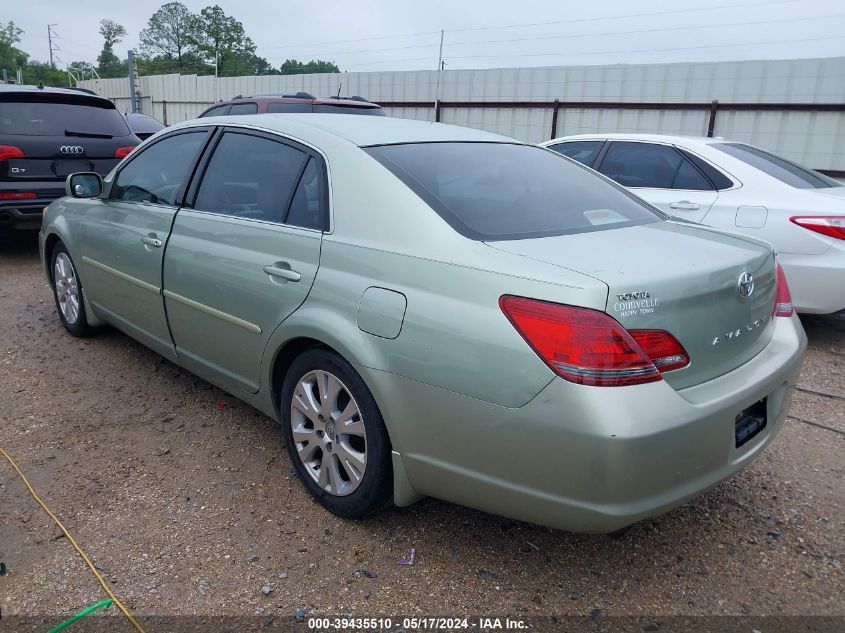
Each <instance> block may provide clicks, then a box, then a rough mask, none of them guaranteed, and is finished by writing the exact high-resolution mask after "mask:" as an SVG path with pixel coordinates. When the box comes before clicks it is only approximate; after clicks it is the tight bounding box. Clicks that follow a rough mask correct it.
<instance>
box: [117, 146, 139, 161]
mask: <svg viewBox="0 0 845 633" xmlns="http://www.w3.org/2000/svg"><path fill="white" fill-rule="evenodd" d="M136 147H137V146H136V145H121V146H120V147H118V148H117V149H116V150H114V157H115V158H126V157H127V156H129V154H131V153H132V150H133V149H135V148H136Z"/></svg>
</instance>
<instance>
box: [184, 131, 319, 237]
mask: <svg viewBox="0 0 845 633" xmlns="http://www.w3.org/2000/svg"><path fill="white" fill-rule="evenodd" d="M307 158H308V156H307V155H306V154H305V153H304V152H301V151H299V150H297V149H294V148H293V147H290V146H288V145H284V144H282V143H279V142H277V141H271V140H270V139H266V138H261V137H258V136H251V135H247V134H238V133H235V132H227V133H226V134H224V135H223V138H221V139H220V142H219V143H218V144H217V148H216V149H215V150H214V155H213V156H212V157H211V160H210V161H209V163H208V167H207V168H206V170H205V174H204V175H203V177H202V183H201V184H200V187H199V190H198V191H197V198H196V202H195V203H194V208H195V209H197V210H200V211H210V212H212V213H222V214H225V215H232V216H236V217H239V218H250V219H253V220H265V221H269V222H281V221H282V219H283V218H284V215H285V210H286V209H287V207H288V202H289V201H290V196H291V192H292V191H293V188H294V186H295V185H296V183H297V179H298V178H299V175H300V173H301V172H302V167H303V165H304V163H305V160H306V159H307Z"/></svg>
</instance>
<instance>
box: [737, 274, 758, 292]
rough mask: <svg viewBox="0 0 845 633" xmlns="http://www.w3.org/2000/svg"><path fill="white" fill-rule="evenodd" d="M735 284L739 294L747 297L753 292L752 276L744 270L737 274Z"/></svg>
mask: <svg viewBox="0 0 845 633" xmlns="http://www.w3.org/2000/svg"><path fill="white" fill-rule="evenodd" d="M736 286H737V290H739V296H740V297H743V298H744V299H747V298H748V297H750V296H751V294H752V293H753V292H754V277H753V276H752V275H751V273H749V272H747V271H746V272H744V273H742V274H741V275H740V276H739V281H738V282H737V284H736Z"/></svg>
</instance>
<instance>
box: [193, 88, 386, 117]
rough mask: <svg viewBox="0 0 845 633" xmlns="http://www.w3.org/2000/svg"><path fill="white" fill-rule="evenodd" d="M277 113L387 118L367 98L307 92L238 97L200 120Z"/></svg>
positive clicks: (216, 107) (222, 104)
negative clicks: (324, 113)
mask: <svg viewBox="0 0 845 633" xmlns="http://www.w3.org/2000/svg"><path fill="white" fill-rule="evenodd" d="M273 112H329V113H335V114H370V115H375V116H384V110H382V108H381V106H380V105H378V104H377V103H371V102H369V101H367V100H366V99H364V98H363V97H324V98H317V97H315V96H314V95H310V94H308V93H307V92H297V93H296V94H292V95H281V96H278V95H276V96H273V95H256V96H254V97H245V96H243V95H238V96H237V97H234V98H232V99H229V100H228V101H221V102H220V103H217V104H215V105H213V106H212V107H210V108H209V109H208V110H206V111H205V112H203V113H202V114H201V115H200V117H207V116H225V115H233V114H268V113H273Z"/></svg>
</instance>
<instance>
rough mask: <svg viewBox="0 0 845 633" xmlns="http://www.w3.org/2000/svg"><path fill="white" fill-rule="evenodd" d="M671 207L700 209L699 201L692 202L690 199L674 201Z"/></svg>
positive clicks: (688, 209)
mask: <svg viewBox="0 0 845 633" xmlns="http://www.w3.org/2000/svg"><path fill="white" fill-rule="evenodd" d="M669 208H670V209H683V210H685V211H697V210H698V208H699V207H698V203H697V202H690V201H689V200H680V201H678V202H673V203H671V204H670V205H669Z"/></svg>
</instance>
